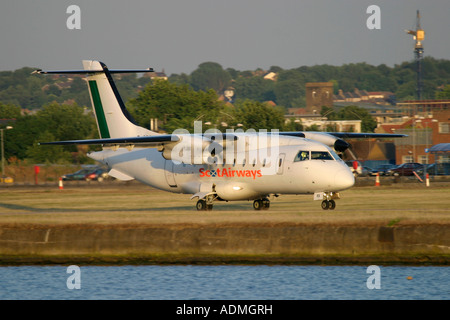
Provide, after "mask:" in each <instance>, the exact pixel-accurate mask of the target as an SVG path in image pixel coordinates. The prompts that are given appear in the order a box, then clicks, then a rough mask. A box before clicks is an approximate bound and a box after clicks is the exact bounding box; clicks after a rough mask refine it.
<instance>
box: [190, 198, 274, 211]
mask: <svg viewBox="0 0 450 320" xmlns="http://www.w3.org/2000/svg"><path fill="white" fill-rule="evenodd" d="M215 199H216V197H214V196H213V195H211V196H210V195H208V196H206V198H204V199H200V200H198V201H197V205H196V206H195V207H196V208H197V210H198V211H211V210H212V209H213V201H214V200H215ZM269 208H270V200H269V199H268V198H264V199H257V200H255V201H253V209H255V210H267V209H269Z"/></svg>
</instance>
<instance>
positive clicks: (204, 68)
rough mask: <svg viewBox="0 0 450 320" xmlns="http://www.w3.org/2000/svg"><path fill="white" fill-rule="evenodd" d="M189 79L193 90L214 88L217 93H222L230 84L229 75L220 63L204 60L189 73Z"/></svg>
mask: <svg viewBox="0 0 450 320" xmlns="http://www.w3.org/2000/svg"><path fill="white" fill-rule="evenodd" d="M190 81H191V82H190V83H191V86H192V88H194V89H195V90H203V91H207V90H209V89H214V90H215V91H216V92H217V93H222V92H223V91H224V90H225V89H226V88H227V87H228V86H229V85H230V81H231V76H230V74H229V73H228V72H227V71H225V70H223V68H222V66H221V65H220V64H218V63H216V62H204V63H202V64H200V65H199V66H198V68H197V69H196V70H194V71H193V72H192V73H191V79H190Z"/></svg>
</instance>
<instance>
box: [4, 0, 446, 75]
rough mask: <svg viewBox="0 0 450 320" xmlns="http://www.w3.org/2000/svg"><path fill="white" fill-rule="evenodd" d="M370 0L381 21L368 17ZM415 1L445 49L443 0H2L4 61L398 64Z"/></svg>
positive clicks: (189, 67) (8, 65)
mask: <svg viewBox="0 0 450 320" xmlns="http://www.w3.org/2000/svg"><path fill="white" fill-rule="evenodd" d="M71 5H76V6H78V8H79V9H80V11H79V12H80V14H79V18H80V19H79V20H74V18H76V16H75V15H74V13H73V11H69V13H67V9H68V7H69V6H71ZM371 5H376V6H378V7H379V8H380V14H379V17H380V19H379V21H380V24H379V26H380V29H369V28H368V27H367V20H368V19H369V20H370V21H372V18H373V12H372V11H371V12H370V13H367V9H368V7H369V6H371ZM417 10H420V13H421V25H422V28H423V29H424V30H425V40H424V41H423V45H424V50H425V56H432V57H434V58H437V59H450V41H449V40H450V32H449V31H450V19H449V18H448V15H449V13H450V1H449V0H427V1H425V0H277V1H274V0H221V1H219V0H120V1H119V0H35V1H30V0H2V1H1V3H0V48H1V54H0V70H15V69H19V68H22V67H25V66H28V67H37V68H42V69H44V70H61V69H81V68H82V64H81V61H82V60H89V59H95V60H100V61H102V62H104V63H105V64H106V65H107V66H108V67H110V68H112V69H125V68H136V69H138V68H147V67H153V68H154V69H155V70H156V71H161V70H163V69H164V71H165V72H166V73H167V74H168V75H170V74H173V73H177V74H180V73H187V74H189V73H191V72H192V71H193V70H195V69H196V68H197V67H198V65H199V64H201V63H203V62H207V61H213V62H217V63H219V64H221V65H222V67H223V68H234V69H236V70H240V71H244V70H256V69H257V68H261V69H264V70H267V69H269V68H270V67H271V66H279V67H281V68H283V69H290V68H297V67H300V66H313V65H320V64H330V65H337V66H339V65H343V64H348V63H358V62H366V63H368V64H371V65H380V64H386V65H388V66H394V65H395V64H400V63H402V62H404V61H411V60H413V58H414V53H413V49H414V40H413V38H412V36H411V35H408V34H406V33H405V31H404V30H405V29H415V23H416V11H417ZM68 20H69V22H71V24H70V25H73V24H74V22H77V21H79V26H80V29H69V28H68V26H67V22H68Z"/></svg>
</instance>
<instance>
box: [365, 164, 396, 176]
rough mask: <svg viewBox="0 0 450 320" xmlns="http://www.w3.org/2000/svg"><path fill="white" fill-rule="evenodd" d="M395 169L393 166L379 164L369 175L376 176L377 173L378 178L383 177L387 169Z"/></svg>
mask: <svg viewBox="0 0 450 320" xmlns="http://www.w3.org/2000/svg"><path fill="white" fill-rule="evenodd" d="M395 167H396V165H395V164H380V165H379V166H378V167H376V168H375V169H373V170H372V172H371V173H370V175H372V176H376V175H377V173H379V174H380V176H384V175H387V172H388V171H389V169H392V168H395Z"/></svg>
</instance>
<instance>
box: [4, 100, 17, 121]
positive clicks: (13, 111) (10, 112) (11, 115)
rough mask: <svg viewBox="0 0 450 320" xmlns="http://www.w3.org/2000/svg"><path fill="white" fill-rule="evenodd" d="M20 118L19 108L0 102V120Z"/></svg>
mask: <svg viewBox="0 0 450 320" xmlns="http://www.w3.org/2000/svg"><path fill="white" fill-rule="evenodd" d="M20 116H21V114H20V107H16V106H15V105H10V104H4V103H1V102H0V119H17V118H19V117H20Z"/></svg>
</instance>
